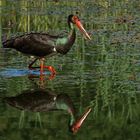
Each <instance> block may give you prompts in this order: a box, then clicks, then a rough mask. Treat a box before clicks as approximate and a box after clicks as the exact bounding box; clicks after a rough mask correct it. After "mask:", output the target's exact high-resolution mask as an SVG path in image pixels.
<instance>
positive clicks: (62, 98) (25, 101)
mask: <svg viewBox="0 0 140 140" xmlns="http://www.w3.org/2000/svg"><path fill="white" fill-rule="evenodd" d="M4 101H5V102H6V103H8V104H9V105H10V106H13V107H15V108H17V109H20V110H26V111H31V112H49V111H67V112H68V114H69V115H70V120H69V130H70V132H73V133H76V132H77V131H78V130H79V128H80V127H81V125H82V123H83V122H84V120H85V119H86V117H87V116H88V114H89V113H90V111H91V108H88V109H87V110H86V111H85V112H84V113H83V115H82V116H81V117H79V119H76V118H77V117H76V111H75V108H74V105H73V102H72V100H71V98H70V97H69V96H68V95H66V94H56V93H55V92H54V91H52V90H50V89H47V90H45V89H41V88H39V89H30V90H26V91H22V93H21V94H19V95H17V96H13V97H5V98H4Z"/></svg>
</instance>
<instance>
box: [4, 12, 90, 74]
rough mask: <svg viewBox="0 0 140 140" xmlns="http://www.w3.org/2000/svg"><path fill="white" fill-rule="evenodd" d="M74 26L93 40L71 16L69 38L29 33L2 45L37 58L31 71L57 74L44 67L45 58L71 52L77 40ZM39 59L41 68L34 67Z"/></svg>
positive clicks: (30, 66) (31, 64)
mask: <svg viewBox="0 0 140 140" xmlns="http://www.w3.org/2000/svg"><path fill="white" fill-rule="evenodd" d="M74 25H76V27H78V28H79V30H80V31H81V32H82V33H83V34H84V35H85V38H86V39H89V40H90V39H91V37H90V36H89V35H88V33H87V32H86V30H85V29H84V27H83V25H82V24H81V22H80V19H79V18H78V16H76V15H69V16H68V26H69V29H70V31H69V33H68V36H67V37H62V36H54V35H49V34H47V33H27V34H24V35H21V36H17V37H13V38H10V39H8V40H6V41H3V42H2V44H3V47H4V48H13V49H16V50H17V51H19V52H22V53H24V54H28V55H31V56H35V59H34V61H32V62H31V63H30V64H29V69H34V68H40V73H43V69H44V68H47V69H48V70H49V71H50V72H51V73H53V74H55V69H54V68H53V67H52V66H45V65H44V60H45V59H44V58H45V57H46V56H52V55H54V54H57V53H60V54H63V55H64V54H66V53H67V52H68V51H69V50H70V48H71V47H72V45H73V44H74V42H75V38H76V31H75V27H74ZM38 59H39V60H40V66H39V67H33V64H34V63H35V62H36V61H37V60H38Z"/></svg>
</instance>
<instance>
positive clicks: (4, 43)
mask: <svg viewBox="0 0 140 140" xmlns="http://www.w3.org/2000/svg"><path fill="white" fill-rule="evenodd" d="M13 44H14V39H8V40H5V41H2V46H3V48H12V46H13Z"/></svg>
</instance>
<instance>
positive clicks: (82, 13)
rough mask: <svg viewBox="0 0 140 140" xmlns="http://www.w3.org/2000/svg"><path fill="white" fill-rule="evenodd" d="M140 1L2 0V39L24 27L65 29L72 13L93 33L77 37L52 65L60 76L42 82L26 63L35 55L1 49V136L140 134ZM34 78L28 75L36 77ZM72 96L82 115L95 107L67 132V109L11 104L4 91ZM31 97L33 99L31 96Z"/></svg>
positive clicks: (17, 139)
mask: <svg viewBox="0 0 140 140" xmlns="http://www.w3.org/2000/svg"><path fill="white" fill-rule="evenodd" d="M138 5H139V3H138V1H136V0H135V1H129V0H121V1H115V0H112V1H91V0H87V1H84V0H82V1H79V0H76V1H64V0H61V1H59V0H58V1H51V0H49V1H45V0H41V1H36V0H35V1H29V0H27V1H24V0H21V1H18V0H15V1H13V0H3V1H1V2H0V6H1V7H0V14H1V17H0V18H1V21H0V27H1V28H0V29H1V30H0V34H1V36H2V39H3V40H4V39H6V38H9V37H11V36H16V35H19V34H22V33H24V32H31V31H35V32H42V31H43V32H49V33H51V34H59V33H65V30H67V29H68V26H67V16H68V15H69V14H71V13H73V14H78V16H79V18H80V19H81V20H82V22H83V23H84V26H85V28H86V29H87V31H88V32H89V33H90V35H91V37H92V40H91V41H87V40H85V39H84V38H83V36H82V35H81V34H80V33H79V32H78V31H77V39H76V42H75V44H74V45H73V47H72V49H71V50H70V52H69V53H68V54H67V55H65V56H55V57H53V58H51V59H47V60H46V64H48V65H52V66H54V67H55V69H56V71H57V74H56V77H55V78H54V79H53V80H49V78H48V77H49V72H46V78H45V80H44V82H43V83H41V82H40V79H39V72H38V71H34V72H31V71H29V70H28V69H27V66H28V64H29V62H30V58H29V57H28V56H25V55H23V54H21V53H19V52H16V51H14V50H10V49H3V48H1V49H0V139H1V140H9V139H10V140H12V139H14V140H24V139H29V140H30V139H34V140H43V139H50V140H54V139H61V140H63V139H65V140H66V139H67V140H69V139H77V140H85V139H87V140H94V139H95V140H126V139H130V140H138V139H139V137H140V117H139V116H140V109H139V107H140V91H139V90H140V86H139V83H140V78H139V77H140V47H139V43H140V32H139V31H140V28H139V27H140V18H139V14H140V12H139V6H138ZM34 74H35V75H36V78H30V77H31V76H32V75H34ZM42 84H43V89H45V90H48V89H49V90H51V91H53V92H55V94H56V95H59V94H65V95H68V96H69V97H70V99H71V100H72V102H73V105H74V107H75V109H76V114H77V116H80V115H81V114H82V113H83V112H84V111H85V110H86V109H87V108H88V107H91V108H92V112H91V113H90V114H89V116H88V118H87V119H86V121H85V122H84V123H83V125H82V127H81V128H80V130H79V132H78V133H77V134H75V135H73V134H72V133H71V132H69V129H68V122H69V114H68V113H67V111H53V112H47V113H44V112H40V113H35V112H31V111H24V110H19V109H17V108H14V107H12V106H10V105H8V104H7V103H6V102H5V101H4V98H5V97H11V96H17V95H20V94H22V93H23V92H24V91H26V90H32V89H33V90H35V89H37V88H40V87H41V88H42ZM27 100H28V99H27Z"/></svg>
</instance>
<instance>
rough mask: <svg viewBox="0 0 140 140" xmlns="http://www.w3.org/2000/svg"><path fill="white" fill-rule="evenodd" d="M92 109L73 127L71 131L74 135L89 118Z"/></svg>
mask: <svg viewBox="0 0 140 140" xmlns="http://www.w3.org/2000/svg"><path fill="white" fill-rule="evenodd" d="M90 111H91V108H89V109H88V110H87V111H86V112H85V113H84V114H83V115H82V116H81V117H80V119H78V120H77V121H76V122H75V123H74V124H73V126H72V128H71V130H72V132H73V133H77V132H78V130H79V129H80V127H81V125H82V124H83V122H84V120H85V119H86V118H87V116H88V114H89V113H90Z"/></svg>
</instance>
